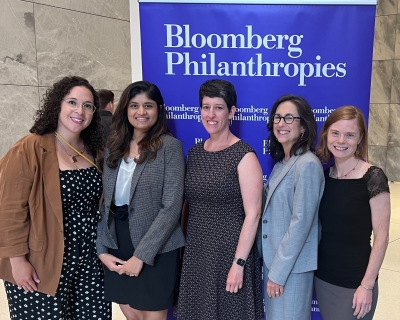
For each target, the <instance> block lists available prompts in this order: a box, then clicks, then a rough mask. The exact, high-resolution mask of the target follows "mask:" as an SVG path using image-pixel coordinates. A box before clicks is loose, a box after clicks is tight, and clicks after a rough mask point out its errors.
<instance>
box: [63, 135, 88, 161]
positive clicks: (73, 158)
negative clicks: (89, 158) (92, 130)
mask: <svg viewBox="0 0 400 320" xmlns="http://www.w3.org/2000/svg"><path fill="white" fill-rule="evenodd" d="M56 138H57V141H58V142H59V143H60V145H61V147H62V148H63V149H64V151H65V153H66V154H67V155H68V156H69V157H70V158H71V162H72V163H75V162H77V161H78V160H76V157H78V156H80V154H79V153H77V154H69V153H68V152H67V149H65V147H64V145H63V144H62V142H61V141H60V139H59V138H58V136H57V135H56ZM84 151H85V147H83V149H82V151H81V153H83V152H84Z"/></svg>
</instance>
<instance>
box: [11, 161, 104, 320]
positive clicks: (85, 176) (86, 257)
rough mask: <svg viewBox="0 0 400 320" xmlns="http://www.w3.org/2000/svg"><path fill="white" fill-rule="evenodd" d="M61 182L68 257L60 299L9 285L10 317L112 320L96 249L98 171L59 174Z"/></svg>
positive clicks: (100, 185)
mask: <svg viewBox="0 0 400 320" xmlns="http://www.w3.org/2000/svg"><path fill="white" fill-rule="evenodd" d="M60 180H61V181H60V182H61V197H62V205H63V219H64V259H63V268H62V271H61V278H60V282H59V284H58V288H57V293H56V296H55V297H52V296H50V295H47V294H44V293H41V292H34V293H30V292H25V291H24V290H22V289H18V287H17V286H16V285H14V284H12V283H9V282H5V288H6V293H7V298H8V304H9V309H10V318H11V319H18V320H28V319H29V320H33V319H34V320H50V319H57V320H60V319H65V320H77V319H93V320H105V319H111V304H110V302H108V301H105V300H104V280H103V279H104V277H103V269H102V265H101V263H100V261H99V259H98V258H97V254H96V249H95V246H96V243H95V241H96V229H97V222H98V221H99V217H100V213H99V212H98V210H97V208H98V201H99V199H100V195H101V191H102V181H101V176H100V174H99V172H98V171H97V169H96V168H94V167H90V168H87V169H79V170H64V171H61V170H60ZM42 281H45V279H44V280H42Z"/></svg>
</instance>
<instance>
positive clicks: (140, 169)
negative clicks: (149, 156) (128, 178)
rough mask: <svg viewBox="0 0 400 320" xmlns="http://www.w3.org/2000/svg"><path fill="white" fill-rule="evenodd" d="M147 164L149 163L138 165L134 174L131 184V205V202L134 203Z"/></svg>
mask: <svg viewBox="0 0 400 320" xmlns="http://www.w3.org/2000/svg"><path fill="white" fill-rule="evenodd" d="M146 164H147V161H145V162H143V163H140V164H137V165H136V168H135V171H134V172H133V176H132V184H131V193H130V195H129V203H131V201H132V198H133V194H134V193H135V189H136V186H137V184H138V182H139V178H140V175H141V174H142V172H143V169H144V167H145V166H146Z"/></svg>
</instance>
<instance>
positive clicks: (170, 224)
mask: <svg viewBox="0 0 400 320" xmlns="http://www.w3.org/2000/svg"><path fill="white" fill-rule="evenodd" d="M164 153H165V154H164V157H165V162H164V172H165V176H164V184H163V194H162V199H161V209H160V211H159V213H158V215H157V217H156V218H155V220H154V221H153V223H152V224H151V226H150V228H149V230H148V231H147V232H146V234H145V235H144V237H143V238H142V240H141V241H140V243H139V245H138V246H137V248H136V249H135V252H134V255H135V256H136V257H137V258H139V259H140V260H142V261H143V262H144V263H146V264H149V265H153V264H154V257H155V256H156V255H157V253H158V252H159V251H160V249H161V248H162V247H163V246H164V245H165V243H166V242H167V241H168V239H169V238H170V237H171V235H172V233H173V232H174V230H175V229H176V227H177V225H178V221H179V218H180V215H181V210H182V204H183V188H184V179H185V162H184V157H183V150H182V144H181V142H180V141H178V140H176V139H173V140H171V142H170V143H168V144H166V145H165V148H164Z"/></svg>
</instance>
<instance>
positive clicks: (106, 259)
mask: <svg viewBox="0 0 400 320" xmlns="http://www.w3.org/2000/svg"><path fill="white" fill-rule="evenodd" d="M99 259H100V260H101V262H103V264H104V265H105V266H106V267H107V268H108V269H109V270H110V271H115V272H118V271H119V270H120V269H121V268H122V266H123V265H124V264H125V263H126V261H124V260H121V259H119V258H117V257H115V256H113V255H112V254H109V253H102V254H99Z"/></svg>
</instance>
